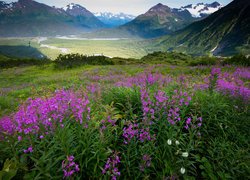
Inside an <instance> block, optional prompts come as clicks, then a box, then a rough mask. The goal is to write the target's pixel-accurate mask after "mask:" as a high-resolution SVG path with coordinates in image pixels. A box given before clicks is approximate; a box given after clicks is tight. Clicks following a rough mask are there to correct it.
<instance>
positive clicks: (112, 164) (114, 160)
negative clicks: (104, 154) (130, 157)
mask: <svg viewBox="0 0 250 180" xmlns="http://www.w3.org/2000/svg"><path fill="white" fill-rule="evenodd" d="M119 163H120V157H119V156H118V153H117V152H114V154H113V155H112V156H111V157H109V158H108V160H107V162H106V164H105V166H104V169H103V170H102V174H106V173H107V171H109V172H111V177H112V179H116V177H117V176H120V175H121V173H120V172H119V170H118V168H117V166H118V164H119Z"/></svg>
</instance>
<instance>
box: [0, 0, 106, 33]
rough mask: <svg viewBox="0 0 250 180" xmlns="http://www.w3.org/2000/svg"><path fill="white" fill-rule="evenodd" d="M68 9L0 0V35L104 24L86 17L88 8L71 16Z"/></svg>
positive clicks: (76, 30)
mask: <svg viewBox="0 0 250 180" xmlns="http://www.w3.org/2000/svg"><path fill="white" fill-rule="evenodd" d="M72 10H73V9H72ZM78 10H79V9H78ZM81 10H85V9H84V8H83V7H82V8H81ZM86 11H87V10H86ZM70 13H73V12H72V11H70V10H69V11H68V12H67V11H65V10H64V9H59V8H55V7H50V6H47V5H45V4H42V3H38V2H36V1H33V0H19V1H18V2H13V3H9V4H8V3H5V2H3V1H0V36H55V35H69V34H76V33H81V32H84V31H87V30H89V29H90V28H99V27H103V26H104V24H103V23H101V22H100V21H99V20H98V19H97V18H96V17H95V16H94V15H92V17H91V18H90V16H91V15H90V14H89V13H90V12H89V13H88V14H87V15H85V14H84V13H81V14H78V15H75V16H74V15H73V14H70ZM78 13H80V12H79V11H78ZM86 19H88V20H86Z"/></svg>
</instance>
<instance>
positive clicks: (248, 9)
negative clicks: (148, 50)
mask: <svg viewBox="0 0 250 180" xmlns="http://www.w3.org/2000/svg"><path fill="white" fill-rule="evenodd" d="M155 42H156V44H154V46H155V47H156V46H160V47H161V48H162V49H168V50H169V51H172V50H176V51H181V52H187V53H192V54H194V55H202V54H213V55H222V56H225V55H232V54H235V53H238V52H240V51H241V49H243V50H244V51H246V52H247V53H249V52H250V51H249V49H250V46H249V42H250V2H249V1H248V0H234V1H233V2H231V3H230V4H228V5H227V6H225V7H223V8H221V9H220V10H218V11H217V12H215V13H213V14H211V15H210V16H208V17H207V18H205V19H203V20H201V21H198V22H194V23H193V24H191V25H189V26H187V27H186V28H184V29H182V30H179V31H177V32H175V33H174V34H173V35H172V36H163V37H161V38H159V39H157V40H156V41H155ZM197 47H199V48H197Z"/></svg>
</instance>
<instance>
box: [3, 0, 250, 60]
mask: <svg viewBox="0 0 250 180" xmlns="http://www.w3.org/2000/svg"><path fill="white" fill-rule="evenodd" d="M124 23H125V24H124ZM117 26H118V27H117ZM85 32H88V33H85ZM81 33H83V35H85V36H87V38H88V37H89V38H90V37H103V38H105V37H116V38H118V37H119V38H121V37H122V38H123V37H127V38H130V37H140V38H146V39H147V38H148V39H149V40H146V41H144V42H146V43H145V44H148V46H147V47H146V48H147V49H148V51H154V50H162V51H180V52H186V53H189V54H193V55H203V54H213V55H222V56H225V55H232V54H235V53H238V52H246V53H248V54H249V53H250V45H249V42H250V1H249V0H234V1H233V2H231V3H229V4H228V5H227V6H225V7H222V5H221V4H219V3H218V2H214V3H211V4H204V3H198V4H196V5H192V4H190V5H187V6H183V7H180V8H170V7H168V6H166V5H163V4H161V3H159V4H157V5H155V6H153V7H152V8H150V9H149V10H148V11H147V12H145V13H144V14H141V15H139V16H137V17H134V16H131V15H126V14H124V13H120V14H112V13H108V12H104V13H94V14H93V13H91V12H90V11H88V10H87V9H86V8H84V7H82V6H80V5H78V4H73V3H71V4H69V5H67V6H66V7H64V8H56V7H50V6H48V5H45V4H42V3H38V2H36V1H33V0H18V2H13V3H6V2H4V1H0V37H1V36H10V37H11V36H12V37H13V36H56V35H74V34H75V35H76V34H77V35H80V34H81ZM152 38H154V39H152Z"/></svg>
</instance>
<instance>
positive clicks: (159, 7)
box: [149, 3, 170, 11]
mask: <svg viewBox="0 0 250 180" xmlns="http://www.w3.org/2000/svg"><path fill="white" fill-rule="evenodd" d="M166 9H170V8H169V7H168V6H166V5H163V4H162V3H158V4H156V5H155V6H153V7H152V8H150V9H149V11H165V10H166Z"/></svg>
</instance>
